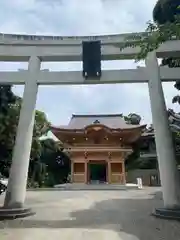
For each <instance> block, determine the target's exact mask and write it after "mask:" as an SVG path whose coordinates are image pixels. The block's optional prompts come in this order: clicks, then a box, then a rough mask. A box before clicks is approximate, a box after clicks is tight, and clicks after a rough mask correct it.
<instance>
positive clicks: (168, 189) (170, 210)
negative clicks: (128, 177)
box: [146, 52, 180, 219]
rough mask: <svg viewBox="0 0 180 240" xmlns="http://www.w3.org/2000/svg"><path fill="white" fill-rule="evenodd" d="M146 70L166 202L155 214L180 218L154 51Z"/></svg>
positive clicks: (179, 184)
mask: <svg viewBox="0 0 180 240" xmlns="http://www.w3.org/2000/svg"><path fill="white" fill-rule="evenodd" d="M146 71H147V74H148V77H149V82H148V87H149V95H150V102H151V111H152V119H153V126H154V131H155V141H156V151H157V157H158V164H159V170H160V178H161V185H162V193H163V200H164V208H163V209H156V211H155V215H156V216H159V217H166V218H175V216H177V215H179V219H180V195H179V192H180V180H179V174H178V169H177V164H176V158H175V150H174V145H173V140H172V133H171V131H170V127H169V122H168V116H167V110H166V104H165V99H164V94H163V89H162V84H161V80H160V69H159V66H158V61H157V57H156V53H155V52H150V53H149V54H148V56H147V58H146ZM178 209H179V210H178ZM177 212H179V214H178V213H177Z"/></svg>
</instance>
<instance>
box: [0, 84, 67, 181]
mask: <svg viewBox="0 0 180 240" xmlns="http://www.w3.org/2000/svg"><path fill="white" fill-rule="evenodd" d="M21 102H22V99H21V98H20V97H18V96H16V95H14V93H13V92H12V89H11V86H0V173H1V174H2V175H3V176H5V177H8V175H9V169H10V165H11V161H12V152H13V147H14V144H15V137H16V130H17V126H18V121H19V114H20V109H21ZM49 129H50V122H49V121H48V120H47V118H46V115H45V113H43V112H41V111H38V110H36V112H35V123H34V129H33V139H32V147H31V155H30V167H29V179H30V185H31V184H32V183H33V184H34V183H37V186H41V185H43V184H44V183H45V180H46V181H47V182H48V183H49V178H50V177H49V176H50V175H51V178H53V179H54V180H53V182H58V183H59V182H61V180H62V179H63V178H65V177H66V176H67V172H68V173H69V165H68V164H69V162H68V161H69V158H68V157H67V156H66V155H65V153H63V152H62V148H60V146H59V145H58V144H57V143H56V142H55V141H54V140H52V139H47V140H43V141H42V140H40V139H41V137H42V136H44V135H46V134H47V133H48V131H49ZM57 158H58V159H61V164H60V163H58V164H57ZM58 174H59V176H58ZM58 178H59V179H58Z"/></svg>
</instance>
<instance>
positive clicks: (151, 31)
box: [121, 16, 180, 65]
mask: <svg viewBox="0 0 180 240" xmlns="http://www.w3.org/2000/svg"><path fill="white" fill-rule="evenodd" d="M169 40H180V17H179V16H177V17H175V21H174V22H166V23H164V24H162V25H159V24H158V23H157V22H151V21H149V22H148V23H147V28H146V30H145V33H143V34H142V33H140V34H138V33H135V34H131V35H130V36H128V37H127V38H126V39H125V43H124V44H122V46H121V50H122V49H124V48H127V47H132V48H135V47H139V49H140V51H139V53H138V54H137V56H136V58H135V61H136V62H138V61H140V60H144V59H145V58H146V57H147V54H148V53H149V52H151V51H154V50H156V49H157V48H158V47H159V46H160V45H161V44H162V43H164V42H166V41H169ZM170 60H171V59H170ZM170 60H169V62H170V64H173V65H175V64H176V61H175V60H176V59H173V62H172V61H170ZM163 61H164V62H165V61H167V63H168V59H164V60H163Z"/></svg>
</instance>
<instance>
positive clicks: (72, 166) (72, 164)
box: [71, 161, 74, 183]
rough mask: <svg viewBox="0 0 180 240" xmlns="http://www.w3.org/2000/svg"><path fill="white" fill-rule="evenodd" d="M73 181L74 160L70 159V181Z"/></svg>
mask: <svg viewBox="0 0 180 240" xmlns="http://www.w3.org/2000/svg"><path fill="white" fill-rule="evenodd" d="M73 182H74V162H73V161H71V183H73Z"/></svg>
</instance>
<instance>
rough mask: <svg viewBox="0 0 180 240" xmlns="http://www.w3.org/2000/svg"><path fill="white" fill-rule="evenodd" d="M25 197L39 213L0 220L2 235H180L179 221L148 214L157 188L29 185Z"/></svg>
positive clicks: (26, 238)
mask: <svg viewBox="0 0 180 240" xmlns="http://www.w3.org/2000/svg"><path fill="white" fill-rule="evenodd" d="M2 201H3V197H2V196H1V197H0V202H2ZM26 202H27V205H29V206H31V207H32V208H33V209H34V210H35V211H36V213H37V214H36V215H35V216H32V217H29V218H26V219H23V220H14V221H6V222H0V240H13V239H18V240H52V239H54V240H56V239H62V240H81V239H83V240H96V239H97V240H102V239H103V240H107V239H108V240H180V222H176V221H167V220H161V219H156V218H154V217H152V216H151V213H152V211H153V209H154V207H159V206H162V200H161V193H160V189H159V188H145V189H143V190H120V191H34V192H33V191H32V192H27V201H26Z"/></svg>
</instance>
